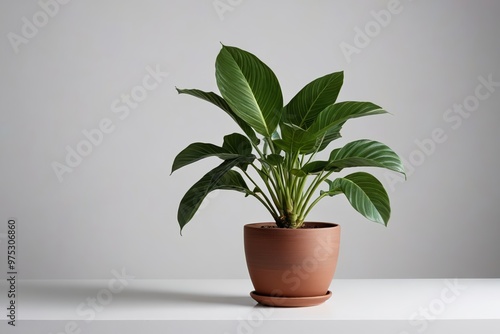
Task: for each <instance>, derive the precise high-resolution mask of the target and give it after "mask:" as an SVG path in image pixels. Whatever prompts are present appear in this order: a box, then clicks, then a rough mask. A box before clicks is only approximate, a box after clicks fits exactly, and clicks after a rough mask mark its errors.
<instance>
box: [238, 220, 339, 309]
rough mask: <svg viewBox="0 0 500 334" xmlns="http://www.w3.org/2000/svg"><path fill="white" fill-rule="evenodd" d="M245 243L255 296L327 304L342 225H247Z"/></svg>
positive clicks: (309, 223)
mask: <svg viewBox="0 0 500 334" xmlns="http://www.w3.org/2000/svg"><path fill="white" fill-rule="evenodd" d="M244 244H245V256H246V261H247V267H248V271H249V274H250V278H251V280H252V283H253V285H254V288H255V291H253V292H252V294H253V295H257V296H266V297H267V299H266V300H268V299H269V298H268V297H272V299H273V300H274V303H277V302H279V300H285V299H287V298H288V299H290V300H292V299H295V300H303V301H304V298H307V297H310V298H315V300H318V299H321V300H322V301H324V300H323V299H327V298H323V297H325V296H327V297H328V298H329V295H331V292H329V291H328V288H329V286H330V283H331V281H332V279H333V275H334V273H335V268H336V266H337V259H338V253H339V245H340V226H339V225H337V224H333V223H322V222H307V223H305V224H304V227H302V228H299V229H283V228H277V227H276V225H275V224H274V223H253V224H247V225H245V226H244ZM252 297H254V296H252ZM254 299H255V297H254ZM261 299H263V298H261ZM256 300H257V299H256ZM259 302H260V301H259ZM265 304H266V303H265ZM267 304H268V305H269V304H270V303H267ZM274 306H280V305H274ZM283 306H288V305H283ZM291 306H299V305H291Z"/></svg>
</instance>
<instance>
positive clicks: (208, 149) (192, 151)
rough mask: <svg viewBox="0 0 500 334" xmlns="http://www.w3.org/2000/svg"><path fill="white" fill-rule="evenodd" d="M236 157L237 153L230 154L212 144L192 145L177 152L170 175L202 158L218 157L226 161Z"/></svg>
mask: <svg viewBox="0 0 500 334" xmlns="http://www.w3.org/2000/svg"><path fill="white" fill-rule="evenodd" d="M238 156H239V154H238V153H235V152H230V151H228V150H227V149H226V148H223V147H220V146H217V145H214V144H208V143H193V144H191V145H189V146H188V147H186V148H185V149H183V150H182V151H181V152H179V154H177V156H176V157H175V159H174V162H173V164H172V173H173V172H175V171H176V170H178V169H179V168H182V167H184V166H187V165H189V164H192V163H193V162H196V161H198V160H201V159H204V158H208V157H219V158H221V159H224V160H226V159H234V158H237V157H238Z"/></svg>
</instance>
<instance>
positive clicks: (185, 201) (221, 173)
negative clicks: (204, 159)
mask: <svg viewBox="0 0 500 334" xmlns="http://www.w3.org/2000/svg"><path fill="white" fill-rule="evenodd" d="M253 158H255V157H253ZM245 160H246V161H247V162H248V161H251V160H252V157H239V158H236V159H232V160H226V161H224V162H223V163H222V164H221V165H219V166H217V167H216V168H214V169H212V170H211V171H210V172H208V173H207V174H205V175H204V176H203V177H202V178H201V179H200V180H199V181H198V182H196V183H195V184H194V185H193V186H192V187H191V188H190V189H189V190H188V191H187V192H186V194H185V195H184V197H183V198H182V200H181V202H180V204H179V209H178V211H177V220H178V222H179V225H180V228H181V231H182V229H183V228H184V226H185V225H186V224H187V223H188V222H189V221H190V220H191V219H192V218H193V216H194V215H195V213H196V211H198V208H199V207H200V205H201V203H202V202H203V200H204V199H205V197H206V196H207V195H208V194H209V193H210V192H211V191H214V190H217V189H222V190H234V191H238V192H243V193H245V194H249V193H251V191H250V189H249V188H248V187H247V185H246V183H245V181H244V180H243V178H242V177H241V175H240V174H239V173H238V172H236V171H233V170H231V168H233V167H235V166H236V165H238V164H240V163H242V162H244V161H245Z"/></svg>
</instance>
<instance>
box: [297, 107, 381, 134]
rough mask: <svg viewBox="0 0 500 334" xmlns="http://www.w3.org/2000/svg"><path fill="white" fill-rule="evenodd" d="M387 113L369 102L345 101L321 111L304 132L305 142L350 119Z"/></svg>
mask: <svg viewBox="0 0 500 334" xmlns="http://www.w3.org/2000/svg"><path fill="white" fill-rule="evenodd" d="M386 112H387V111H385V110H383V109H382V108H381V107H379V106H377V105H376V104H373V103H371V102H357V101H347V102H340V103H335V104H332V105H330V106H328V107H326V108H325V109H323V110H322V111H321V112H320V113H319V115H318V117H317V118H316V120H315V121H314V122H313V124H312V125H311V126H310V127H309V128H308V129H307V130H306V131H305V135H304V136H303V137H304V139H305V140H312V139H314V138H321V137H323V136H324V135H325V134H326V133H327V132H328V131H329V130H331V129H332V128H334V127H337V126H339V125H341V124H343V123H344V122H345V121H347V120H349V119H351V118H357V117H362V116H369V115H377V114H383V113H386Z"/></svg>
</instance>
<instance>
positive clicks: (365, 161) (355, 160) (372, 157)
mask: <svg viewBox="0 0 500 334" xmlns="http://www.w3.org/2000/svg"><path fill="white" fill-rule="evenodd" d="M347 167H380V168H386V169H389V170H393V171H395V172H399V173H403V174H404V173H405V170H404V166H403V162H402V161H401V159H400V158H399V156H398V155H397V154H396V153H395V152H394V151H393V150H392V149H391V148H389V147H388V146H387V145H385V144H382V143H380V142H378V141H373V140H368V139H361V140H357V141H354V142H351V143H348V144H346V145H345V146H344V147H342V148H338V149H335V150H333V151H332V152H331V153H330V158H329V160H328V161H314V162H311V163H308V164H307V165H305V166H304V167H303V168H302V170H303V171H304V172H306V173H308V174H314V173H318V172H321V171H324V170H325V171H332V170H333V171H335V172H339V171H341V170H342V169H343V168H347Z"/></svg>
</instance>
